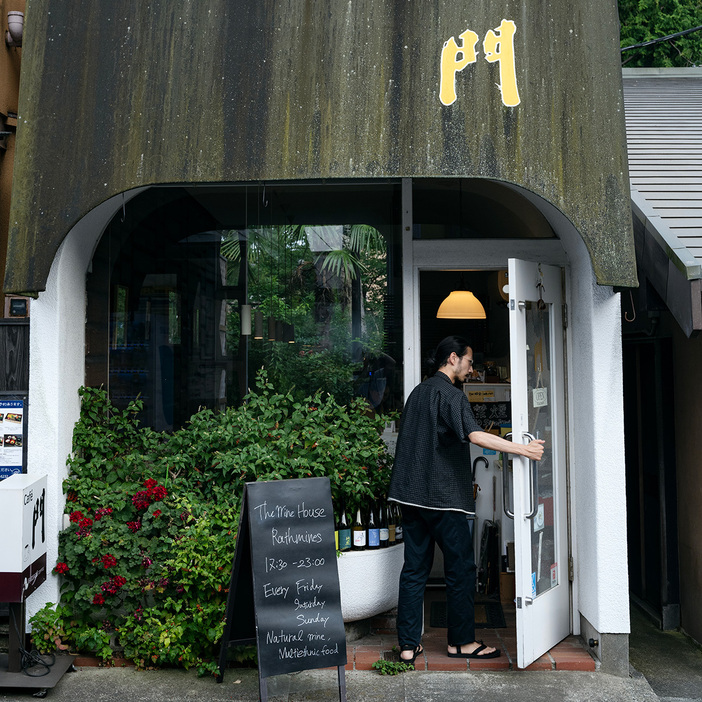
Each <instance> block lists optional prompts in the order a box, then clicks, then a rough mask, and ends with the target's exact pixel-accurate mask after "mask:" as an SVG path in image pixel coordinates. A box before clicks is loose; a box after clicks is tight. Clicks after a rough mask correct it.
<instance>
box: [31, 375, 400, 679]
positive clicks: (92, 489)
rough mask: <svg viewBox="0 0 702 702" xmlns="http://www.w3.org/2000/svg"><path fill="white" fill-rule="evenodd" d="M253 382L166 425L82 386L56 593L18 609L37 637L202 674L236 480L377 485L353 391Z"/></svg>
mask: <svg viewBox="0 0 702 702" xmlns="http://www.w3.org/2000/svg"><path fill="white" fill-rule="evenodd" d="M258 387H259V388H260V389H259V391H258V392H257V393H256V394H251V395H249V396H248V397H247V398H246V402H245V403H244V404H243V405H242V406H240V407H237V408H229V409H227V410H225V411H223V412H221V413H214V412H212V411H210V410H202V411H201V412H198V413H197V414H195V415H194V416H193V417H192V418H191V420H190V422H189V423H188V425H187V426H186V427H184V428H183V429H180V430H178V431H176V432H174V433H172V434H159V433H157V432H154V431H152V430H151V429H147V428H140V427H139V426H138V422H137V420H136V416H137V415H138V413H139V411H140V410H141V402H140V401H135V402H133V403H131V404H130V405H129V407H128V408H127V409H126V410H124V411H120V410H116V409H115V408H114V407H113V406H112V405H111V404H110V402H109V399H108V397H107V393H106V392H105V391H104V390H102V389H94V388H82V389H81V391H80V394H81V398H82V402H81V416H80V420H79V421H78V422H77V424H76V427H75V431H74V436H73V449H74V450H73V455H72V456H71V457H70V458H69V461H68V464H69V467H70V474H69V477H68V478H67V480H66V481H65V483H64V491H65V493H66V499H67V502H66V512H67V514H68V515H69V524H70V526H69V527H68V528H67V529H65V530H64V531H63V532H62V533H61V534H60V536H59V562H58V563H57V564H56V566H55V568H54V572H55V573H58V574H60V575H61V579H62V582H61V601H60V604H59V606H58V607H56V608H54V607H53V605H47V606H46V607H45V608H44V609H42V610H40V612H38V613H37V614H36V615H35V616H34V617H33V618H32V619H31V624H32V628H33V638H34V642H35V645H36V646H38V647H39V648H40V649H42V650H46V649H48V648H53V647H54V646H61V647H66V646H71V647H72V648H73V649H74V650H79V651H81V652H85V653H94V654H96V655H98V656H100V657H101V658H102V659H103V660H105V661H108V662H109V661H110V660H111V657H112V654H113V652H115V651H119V652H121V653H122V654H123V655H124V656H126V657H128V658H131V659H133V660H134V661H135V662H136V663H137V665H139V666H141V667H153V666H159V665H180V666H183V667H186V668H189V667H191V666H194V667H197V669H198V671H199V672H200V673H201V674H204V673H207V672H212V673H214V672H215V670H216V660H217V657H218V649H219V646H218V643H219V640H220V639H221V636H222V632H223V625H224V622H223V617H224V613H225V605H226V595H227V588H228V586H229V578H230V574H231V565H232V559H233V555H234V548H235V543H236V528H237V524H238V515H239V510H240V500H241V495H242V490H243V485H244V483H245V482H252V481H256V480H280V479H287V478H306V477H319V476H328V477H329V479H330V484H331V490H332V498H333V499H334V501H335V503H337V504H338V503H339V502H340V501H341V500H344V501H345V502H346V504H347V506H348V507H349V508H350V509H355V507H356V506H357V505H365V504H366V503H367V502H368V501H369V500H371V499H378V498H380V497H381V496H383V495H384V494H385V490H386V488H387V483H388V479H389V471H390V459H389V456H388V453H387V449H386V447H385V444H384V443H383V441H382V438H381V436H380V434H381V431H382V428H383V426H384V421H385V420H384V418H382V417H375V416H372V415H371V414H370V413H369V412H368V411H367V409H368V408H367V405H366V404H365V403H364V401H363V400H354V401H352V402H350V403H349V404H348V405H346V406H342V405H339V404H337V403H336V401H335V400H334V398H333V397H331V396H329V395H328V396H326V397H323V396H321V395H320V394H317V395H314V396H313V397H309V398H306V399H305V400H304V401H302V402H296V401H295V400H294V399H293V397H292V396H291V395H290V394H286V395H284V394H280V393H275V392H274V390H273V387H272V386H271V384H270V383H268V381H267V378H266V376H265V374H264V373H261V374H260V375H259V378H258ZM241 655H244V656H246V655H248V656H249V658H251V650H250V649H249V650H248V653H246V652H245V653H243V654H242V653H240V656H241Z"/></svg>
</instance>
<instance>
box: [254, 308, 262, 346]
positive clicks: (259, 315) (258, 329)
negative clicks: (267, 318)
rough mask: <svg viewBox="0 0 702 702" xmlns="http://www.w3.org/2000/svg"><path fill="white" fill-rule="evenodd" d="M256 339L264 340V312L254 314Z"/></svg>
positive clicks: (259, 311) (258, 311)
mask: <svg viewBox="0 0 702 702" xmlns="http://www.w3.org/2000/svg"><path fill="white" fill-rule="evenodd" d="M254 339H263V312H261V310H256V311H255V312H254Z"/></svg>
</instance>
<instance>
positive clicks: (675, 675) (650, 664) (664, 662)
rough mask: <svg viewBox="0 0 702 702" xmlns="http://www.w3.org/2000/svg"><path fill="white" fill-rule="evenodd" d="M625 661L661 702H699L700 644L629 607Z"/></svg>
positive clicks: (701, 689) (701, 678) (701, 681)
mask: <svg viewBox="0 0 702 702" xmlns="http://www.w3.org/2000/svg"><path fill="white" fill-rule="evenodd" d="M629 662H630V664H631V666H632V667H633V668H634V669H635V670H637V671H639V672H640V673H641V674H642V675H643V676H644V677H645V678H646V680H647V681H648V683H649V684H650V686H651V688H652V689H653V691H654V692H655V693H656V695H658V697H659V699H660V700H661V702H702V647H700V646H698V645H696V644H695V643H694V642H693V641H692V640H691V639H690V638H688V637H687V636H685V635H684V634H682V633H680V632H678V631H661V630H660V629H659V628H658V627H657V626H656V625H655V624H654V623H653V622H652V621H651V620H650V619H649V618H648V616H647V615H646V614H644V613H643V612H642V611H641V610H640V609H639V608H638V607H633V606H632V608H631V636H630V637H629Z"/></svg>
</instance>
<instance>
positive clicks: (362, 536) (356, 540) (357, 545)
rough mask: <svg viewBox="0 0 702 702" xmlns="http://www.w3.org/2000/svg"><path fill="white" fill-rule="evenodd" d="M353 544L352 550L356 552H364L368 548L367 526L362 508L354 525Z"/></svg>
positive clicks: (359, 509)
mask: <svg viewBox="0 0 702 702" xmlns="http://www.w3.org/2000/svg"><path fill="white" fill-rule="evenodd" d="M351 531H352V536H353V543H352V544H351V548H352V549H353V550H354V551H363V549H365V547H366V525H365V524H364V522H363V515H362V514H361V508H360V507H359V508H358V511H357V512H356V520H355V521H354V523H353V528H352V530H351Z"/></svg>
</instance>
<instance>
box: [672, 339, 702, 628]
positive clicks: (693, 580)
mask: <svg viewBox="0 0 702 702" xmlns="http://www.w3.org/2000/svg"><path fill="white" fill-rule="evenodd" d="M673 355H674V369H675V410H674V411H675V445H676V464H677V484H678V496H677V497H678V549H679V557H680V616H681V625H682V628H683V629H684V630H685V632H686V633H688V634H689V635H690V636H692V637H693V638H694V639H695V640H697V641H699V642H702V606H700V592H702V510H700V505H702V403H701V402H700V397H701V395H702V363H700V358H702V337H697V338H696V339H686V338H685V336H684V335H683V333H682V332H681V331H680V330H679V328H678V327H677V326H675V330H674V334H673Z"/></svg>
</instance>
